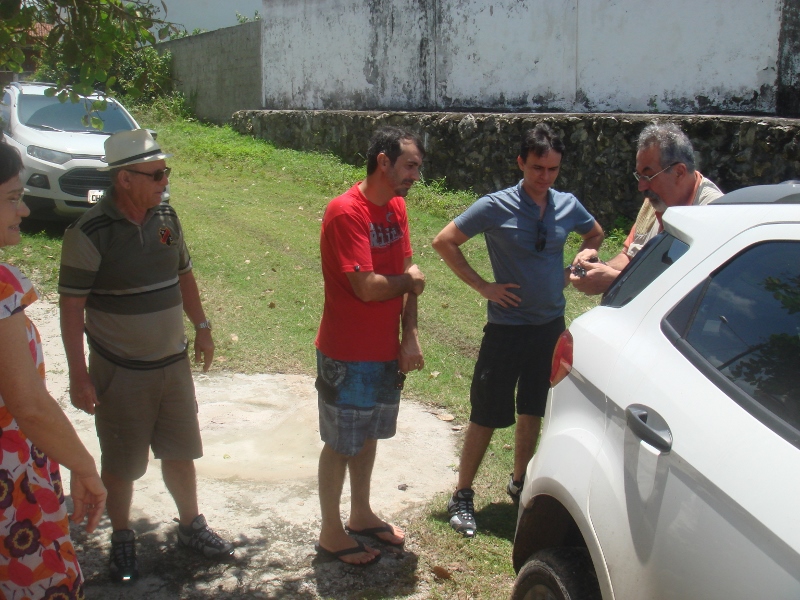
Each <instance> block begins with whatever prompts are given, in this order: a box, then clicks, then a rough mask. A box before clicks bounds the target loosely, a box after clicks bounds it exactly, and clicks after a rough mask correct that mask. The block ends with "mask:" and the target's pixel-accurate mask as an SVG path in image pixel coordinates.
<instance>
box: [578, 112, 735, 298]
mask: <svg viewBox="0 0 800 600" xmlns="http://www.w3.org/2000/svg"><path fill="white" fill-rule="evenodd" d="M633 176H634V177H635V178H636V181H638V182H639V191H640V192H644V195H645V200H644V203H643V204H642V208H641V209H640V210H639V215H638V216H637V217H636V222H635V223H634V225H633V227H632V228H631V231H630V234H629V235H628V238H627V239H626V240H625V243H624V244H623V247H622V252H620V253H619V254H618V255H617V256H615V257H614V258H612V259H611V260H609V261H608V263H602V262H599V261H598V260H597V252H596V251H592V250H589V251H585V252H581V253H579V254H578V256H576V257H575V263H574V264H575V265H577V266H579V267H580V268H581V269H580V275H576V274H574V273H573V274H572V275H571V276H570V281H571V282H572V285H573V286H575V288H576V289H578V290H580V291H581V292H583V293H584V294H589V295H592V294H602V293H605V291H606V290H607V289H608V288H609V287H611V284H612V283H613V282H614V280H615V279H616V278H617V275H619V274H620V272H621V271H622V269H624V268H625V266H626V265H627V264H628V263H629V262H630V261H631V259H632V258H633V257H634V256H636V253H637V252H639V250H641V248H642V247H643V246H644V245H645V244H646V243H647V242H648V241H649V240H651V239H652V238H654V237H655V236H656V235H658V234H659V233H660V232H661V231H662V230H663V229H664V227H663V225H662V223H661V217H662V215H663V214H664V212H665V211H666V210H667V209H668V208H669V207H670V206H700V205H703V204H708V203H709V202H711V201H712V200H714V199H716V198H719V197H720V196H722V192H721V191H720V190H719V188H718V187H717V186H716V185H715V184H714V182H712V181H711V180H710V179H707V178H705V177H703V175H702V174H701V173H700V172H699V171H697V170H696V169H695V161H694V148H693V147H692V143H691V142H690V141H689V138H688V137H687V135H686V134H685V133H683V131H681V129H680V127H678V126H677V125H675V124H674V123H651V124H650V125H648V126H647V127H645V128H644V129H643V130H642V133H641V134H640V135H639V142H638V144H637V150H636V171H634V173H633Z"/></svg>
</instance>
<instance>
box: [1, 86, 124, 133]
mask: <svg viewBox="0 0 800 600" xmlns="http://www.w3.org/2000/svg"><path fill="white" fill-rule="evenodd" d="M87 106H91V100H83V101H82V102H78V103H76V104H73V103H72V102H69V101H67V102H63V103H62V102H59V100H58V98H48V97H47V96H39V95H33V94H21V95H20V96H19V100H18V109H17V112H18V116H19V120H20V122H21V123H22V124H24V125H27V126H28V127H35V128H41V129H57V130H59V131H90V132H94V131H97V130H96V129H94V128H92V126H91V125H84V124H83V123H82V121H81V119H83V117H85V116H86V110H87ZM92 116H93V117H98V118H100V119H101V120H102V121H103V132H104V133H116V132H118V131H128V130H131V129H134V128H135V125H134V124H133V122H132V121H131V120H130V119H129V118H128V116H127V115H126V114H125V113H124V112H123V111H122V110H121V109H120V107H119V105H118V104H116V103H115V102H109V103H108V107H107V108H106V110H103V111H95V112H93V113H92Z"/></svg>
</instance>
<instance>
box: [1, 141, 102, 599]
mask: <svg viewBox="0 0 800 600" xmlns="http://www.w3.org/2000/svg"><path fill="white" fill-rule="evenodd" d="M21 170H22V162H21V160H20V158H19V154H18V153H17V151H16V150H15V149H13V148H11V147H10V146H8V145H6V144H4V143H1V142H0V247H3V246H10V245H15V244H18V243H19V240H20V234H19V224H20V221H21V220H22V217H24V216H27V215H28V214H30V211H29V210H28V208H27V207H26V206H25V203H24V202H23V201H22V190H23V186H22V182H21V180H20V177H19V173H20V171H21ZM36 299H37V296H36V291H35V290H34V289H33V286H32V285H31V282H30V281H29V280H28V279H27V277H25V276H24V275H22V273H20V272H19V270H17V269H16V268H15V267H13V266H11V265H8V264H5V263H2V262H0V453H1V455H2V463H0V598H2V599H6V600H23V599H39V598H48V599H49V598H53V599H55V598H58V599H65V600H66V599H78V598H83V597H84V595H83V576H82V574H81V570H80V567H79V566H78V561H77V557H76V556H75V548H74V547H73V545H72V541H71V540H70V537H69V520H68V518H67V512H66V507H65V505H64V493H63V490H62V488H61V475H60V474H59V470H58V463H63V464H64V466H66V467H67V468H68V469H70V471H71V472H72V477H71V486H70V492H71V495H72V502H73V504H74V509H75V510H74V513H73V521H75V522H81V521H83V519H84V517H87V516H88V523H87V525H86V529H87V531H90V532H91V531H93V530H94V528H95V527H96V526H97V524H98V522H99V521H100V516H101V515H102V512H103V508H104V507H105V500H106V490H105V488H104V487H103V484H102V482H101V480H100V476H99V475H98V473H97V468H96V467H95V463H94V459H93V458H92V456H91V455H90V454H89V452H88V451H87V450H86V448H85V447H84V446H83V444H82V443H81V441H80V439H79V438H78V435H77V434H76V433H75V430H74V429H73V427H72V425H71V424H70V422H69V420H68V419H67V417H66V415H64V413H63V412H62V410H61V408H60V407H59V406H58V404H57V403H56V401H55V400H53V398H52V397H51V396H50V395H49V394H48V392H47V389H46V388H45V386H44V361H43V357H42V347H41V340H40V339H39V334H38V332H37V331H36V327H35V326H34V325H33V323H31V322H30V321H29V320H28V318H27V317H26V316H25V312H24V311H25V308H26V307H27V306H29V305H30V304H31V303H32V302H34V301H35V300H36Z"/></svg>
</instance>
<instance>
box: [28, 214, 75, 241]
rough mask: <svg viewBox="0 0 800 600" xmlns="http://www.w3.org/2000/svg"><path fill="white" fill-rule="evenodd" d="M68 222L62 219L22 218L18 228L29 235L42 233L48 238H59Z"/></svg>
mask: <svg viewBox="0 0 800 600" xmlns="http://www.w3.org/2000/svg"><path fill="white" fill-rule="evenodd" d="M68 226H69V223H67V222H64V221H44V220H40V219H31V218H27V219H23V220H22V223H21V224H20V229H21V230H22V232H23V233H27V234H29V235H36V234H43V235H44V236H46V237H48V238H50V239H61V238H63V237H64V230H65V229H66V228H67V227H68Z"/></svg>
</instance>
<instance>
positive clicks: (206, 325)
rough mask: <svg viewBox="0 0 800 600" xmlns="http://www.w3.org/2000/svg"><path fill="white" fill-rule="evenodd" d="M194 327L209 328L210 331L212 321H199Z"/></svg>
mask: <svg viewBox="0 0 800 600" xmlns="http://www.w3.org/2000/svg"><path fill="white" fill-rule="evenodd" d="M194 328H195V329H208V330H209V331H211V321H209V320H208V319H206V320H205V321H203V322H202V323H198V324H197V325H195V326H194Z"/></svg>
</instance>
